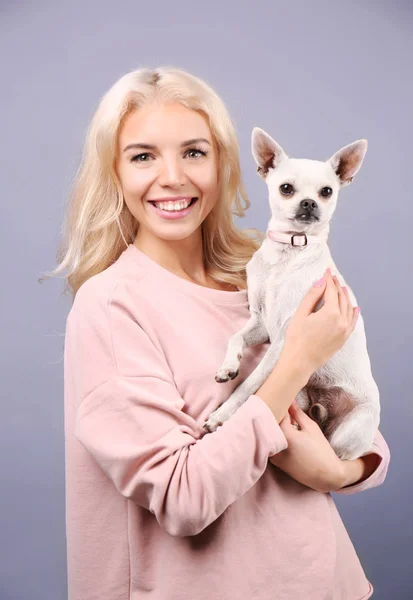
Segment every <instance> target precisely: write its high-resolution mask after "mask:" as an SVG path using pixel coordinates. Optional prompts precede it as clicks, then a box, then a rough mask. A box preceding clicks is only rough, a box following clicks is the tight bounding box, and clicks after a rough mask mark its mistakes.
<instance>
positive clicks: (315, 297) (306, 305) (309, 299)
mask: <svg viewBox="0 0 413 600" xmlns="http://www.w3.org/2000/svg"><path fill="white" fill-rule="evenodd" d="M323 278H324V281H323V282H322V284H321V285H319V286H316V285H314V284H315V282H314V284H313V285H312V286H311V288H310V289H309V291H308V292H307V294H306V295H305V296H304V298H303V299H302V300H301V303H300V304H299V306H298V308H297V309H296V313H297V314H301V315H305V316H308V315H311V313H313V312H314V308H315V307H316V305H317V304H318V303H319V302H320V299H321V298H322V297H323V295H324V291H325V289H326V285H327V281H326V276H325V274H324V275H323Z"/></svg>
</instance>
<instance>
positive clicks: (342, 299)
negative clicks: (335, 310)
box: [333, 275, 349, 323]
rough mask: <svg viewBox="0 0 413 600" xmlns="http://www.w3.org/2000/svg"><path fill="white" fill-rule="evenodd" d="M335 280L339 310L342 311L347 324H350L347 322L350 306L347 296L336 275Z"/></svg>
mask: <svg viewBox="0 0 413 600" xmlns="http://www.w3.org/2000/svg"><path fill="white" fill-rule="evenodd" d="M333 279H334V283H335V286H336V288H337V294H338V306H339V309H340V313H341V316H342V317H344V318H346V323H348V322H349V321H348V320H347V313H348V311H347V308H348V305H347V296H346V294H345V293H344V290H343V288H342V287H341V285H340V282H339V280H338V277H336V276H335V275H334V276H333Z"/></svg>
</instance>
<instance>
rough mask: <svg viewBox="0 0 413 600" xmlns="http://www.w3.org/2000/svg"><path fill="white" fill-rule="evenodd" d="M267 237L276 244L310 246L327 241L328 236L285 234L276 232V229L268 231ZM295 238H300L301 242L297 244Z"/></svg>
mask: <svg viewBox="0 0 413 600" xmlns="http://www.w3.org/2000/svg"><path fill="white" fill-rule="evenodd" d="M267 237H269V238H270V239H271V240H273V241H274V242H281V243H283V244H290V245H291V246H308V243H309V242H310V243H321V242H325V241H327V235H326V234H322V235H307V234H306V233H302V232H300V233H284V232H282V231H275V230H274V229H268V230H267ZM294 238H298V240H299V242H298V243H296V240H295V239H294Z"/></svg>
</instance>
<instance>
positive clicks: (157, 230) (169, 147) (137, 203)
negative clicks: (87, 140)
mask: <svg viewBox="0 0 413 600" xmlns="http://www.w3.org/2000/svg"><path fill="white" fill-rule="evenodd" d="M116 167H117V173H118V176H119V179H120V182H121V186H122V190H123V196H124V199H125V202H126V205H127V206H128V208H129V210H130V212H131V213H132V214H133V216H134V217H135V218H136V219H137V221H138V222H139V224H140V225H139V228H140V230H142V229H143V230H145V235H146V236H148V235H150V236H156V237H160V238H162V239H165V240H180V239H184V238H188V237H189V236H191V235H200V225H201V223H202V222H203V221H204V219H205V218H206V216H207V215H208V214H209V213H210V211H211V210H212V208H213V207H214V205H215V203H216V201H217V199H218V195H219V181H218V168H217V167H218V155H217V151H216V146H215V143H214V140H213V137H212V133H211V131H210V128H209V125H208V123H207V121H206V119H205V118H204V117H203V116H202V115H201V114H200V113H198V112H196V111H194V110H190V109H188V108H186V107H185V106H183V105H181V104H176V103H175V104H161V105H156V104H150V105H146V106H144V107H142V108H139V109H136V110H134V111H133V112H131V113H130V114H129V115H128V116H127V118H126V119H125V121H124V123H123V126H122V128H121V130H120V132H119V136H118V158H117V165H116ZM177 198H181V202H182V203H179V204H177V203H175V202H173V203H169V202H168V203H167V204H162V205H161V208H156V207H155V205H154V204H153V202H154V201H159V200H165V199H166V200H170V199H177ZM182 198H183V200H182ZM194 198H197V200H196V201H194V200H193V199H194ZM191 201H192V204H191V205H190V206H189V208H185V207H186V206H187V205H188V203H189V202H191ZM168 209H169V210H168ZM171 209H178V210H174V211H173V212H171Z"/></svg>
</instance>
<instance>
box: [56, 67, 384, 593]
mask: <svg viewBox="0 0 413 600" xmlns="http://www.w3.org/2000/svg"><path fill="white" fill-rule="evenodd" d="M242 200H243V201H244V205H242ZM249 206H250V203H249V201H248V199H247V197H246V194H245V190H244V187H243V184H242V180H241V175H240V165H239V155H238V145H237V140H236V135H235V131H234V127H233V125H232V123H231V120H230V118H229V116H228V113H227V111H226V108H225V105H224V104H223V102H222V100H221V99H220V98H219V97H218V96H217V94H216V93H215V92H214V91H213V90H212V89H211V88H210V87H209V86H208V85H207V84H206V83H204V82H203V81H201V80H200V79H198V78H196V77H193V76H191V75H190V74H188V73H186V72H185V71H182V70H179V69H173V68H158V69H155V70H150V69H140V70H137V71H134V72H131V73H128V74H127V75H125V76H124V77H122V78H121V79H120V80H119V81H117V82H116V83H115V84H114V86H113V87H112V88H111V89H110V90H109V91H108V92H107V93H106V95H105V96H104V97H103V99H102V100H101V103H100V105H99V107H98V109H97V111H96V114H95V116H94V118H93V120H92V123H91V125H90V128H89V131H88V135H87V139H86V144H85V152H84V157H83V162H82V165H81V168H80V171H79V174H78V177H77V180H76V183H75V186H74V188H73V192H72V195H71V202H70V204H69V207H68V212H67V218H66V223H65V231H64V242H63V245H62V249H61V251H60V255H59V261H60V264H59V268H58V269H57V270H56V271H55V272H54V273H56V272H57V271H59V270H62V269H64V268H68V284H69V287H70V290H71V292H72V293H73V296H74V302H73V306H72V308H71V310H70V313H69V315H68V318H67V325H66V340H65V435H66V533H67V559H68V586H69V600H92V599H95V598H99V600H127V599H131V600H139V599H141V598H148V599H149V598H152V599H154V600H155V599H156V600H185V599H186V598H192V597H195V598H197V600H200V599H204V598H205V599H207V598H208V599H211V598H214V599H218V598H221V599H232V598H236V599H237V600H243V599H248V600H250V599H251V598H257V599H259V600H267V599H268V600H275V599H277V600H279V599H283V600H284V599H292V600H296V599H298V598H306V599H307V600H311V599H314V600H321V599H322V598H323V599H324V598H325V599H327V598H328V599H332V600H336V599H338V598H340V599H341V598H346V599H348V600H353V599H354V600H356V599H357V600H361V598H368V597H370V596H371V594H372V591H373V588H372V586H371V584H370V583H369V582H368V580H367V579H366V577H365V575H364V572H363V569H362V567H361V565H360V562H359V560H358V557H357V554H356V552H355V550H354V548H353V546H352V544H351V541H350V539H349V537H348V535H347V532H346V530H345V528H344V525H343V523H342V521H341V519H340V517H339V515H338V512H337V510H336V507H335V504H334V502H333V500H332V498H331V496H330V494H329V493H328V492H329V491H340V492H341V493H355V492H357V491H361V490H363V489H367V488H371V487H374V486H377V485H380V484H381V483H382V482H383V481H384V478H385V476H386V471H387V467H388V463H389V457H390V454H389V450H388V447H387V444H386V442H385V441H384V439H383V437H382V436H381V434H380V433H379V432H377V435H376V439H375V443H374V446H373V448H372V449H371V453H369V454H368V455H366V456H364V457H362V458H360V459H357V460H355V461H340V460H339V459H338V458H337V456H336V455H335V454H334V452H333V451H332V449H331V447H330V445H329V444H328V442H327V441H326V439H325V438H324V436H323V435H322V433H321V430H320V429H319V428H318V426H317V425H316V424H315V423H314V422H313V421H311V419H310V418H309V417H308V416H307V415H306V414H304V413H303V412H302V411H301V410H300V409H299V408H298V407H297V406H296V404H292V403H293V400H294V397H295V395H296V394H297V393H298V391H299V390H300V389H301V388H302V387H303V386H304V385H305V383H306V381H307V380H308V378H309V376H310V374H311V373H312V372H313V371H314V370H315V369H316V368H317V367H318V365H321V364H323V363H324V362H326V361H327V360H328V358H329V357H330V356H331V355H332V354H334V353H335V352H336V351H337V350H338V349H339V347H341V346H342V345H343V343H344V341H345V339H346V338H347V337H348V336H349V335H350V333H351V331H352V329H353V328H354V325H355V322H356V318H357V312H356V311H355V312H354V311H353V308H352V307H351V304H349V299H348V295H347V294H346V293H345V291H343V290H342V289H341V287H340V286H339V284H338V282H337V280H336V279H334V278H333V277H332V276H331V274H329V273H327V274H326V281H323V282H322V285H321V286H320V287H314V288H313V289H312V290H311V291H310V292H309V294H308V296H307V297H306V298H305V299H304V300H303V303H302V305H301V306H300V307H299V309H298V310H297V313H296V315H295V317H294V319H293V320H292V322H291V324H290V327H289V330H288V339H287V338H286V343H285V347H284V351H283V354H282V357H281V359H280V361H279V362H278V363H277V366H276V367H275V369H274V371H273V373H272V374H271V376H270V377H269V378H268V380H267V381H266V382H265V383H264V385H263V386H262V387H261V388H260V390H257V393H256V394H254V395H253V396H251V397H250V398H249V399H248V400H247V401H246V402H245V404H243V405H242V406H241V407H240V408H239V409H238V411H237V412H236V414H235V415H233V417H231V419H230V420H228V421H227V422H226V423H224V424H223V426H222V427H220V428H219V429H218V430H217V431H216V432H214V433H206V432H205V430H204V429H203V427H202V426H203V423H204V421H205V419H206V418H207V417H208V416H209V414H210V413H211V412H212V411H213V410H214V409H215V408H216V407H217V406H218V405H219V404H221V403H222V402H223V401H224V400H225V399H226V398H228V397H229V396H230V395H231V392H232V390H233V389H234V388H235V387H236V386H237V385H239V383H240V382H241V381H242V380H243V379H244V378H245V377H246V376H247V375H248V374H249V373H250V372H251V371H252V370H253V369H254V367H255V366H256V365H257V364H258V362H259V360H260V359H261V358H262V356H263V355H264V354H265V352H266V350H267V348H268V342H267V343H265V344H261V345H259V346H254V347H249V348H247V349H246V350H245V354H244V359H243V362H242V367H241V371H240V374H239V376H238V377H237V378H236V379H235V380H233V381H229V382H227V383H225V384H219V383H217V382H216V381H215V379H214V375H215V372H216V370H217V368H218V367H219V365H220V364H221V361H222V358H223V356H224V355H225V350H226V345H227V341H228V339H229V338H230V336H231V335H232V334H233V333H234V332H235V331H238V330H239V329H240V327H241V326H242V325H243V324H244V323H245V322H246V321H247V320H248V318H249V311H248V299H247V291H246V281H245V276H246V274H245V265H246V263H247V262H248V261H249V260H250V258H251V256H252V254H253V253H254V252H255V251H256V250H257V249H258V247H259V244H260V243H261V241H262V239H263V234H260V232H257V231H255V237H254V230H250V231H248V230H244V231H241V230H239V229H237V228H236V227H235V226H234V224H233V220H232V219H233V215H234V214H235V215H237V216H243V215H244V214H245V210H246V208H248V207H249ZM323 294H325V305H324V306H325V307H327V308H328V307H333V308H335V309H337V312H338V313H339V315H340V319H337V320H336V321H334V322H331V326H329V327H325V324H324V325H323V323H325V319H326V310H327V309H325V310H323V309H324V307H323V309H322V310H320V311H318V312H317V313H316V314H315V313H313V314H312V309H313V308H314V306H315V304H316V303H317V301H318V300H319V299H320V297H321V296H322V295H323ZM323 319H324V321H323ZM344 321H345V322H346V330H345V335H343V331H342V329H340V327H341V326H342V323H343V322H344ZM291 404H292V406H290V405H291ZM289 407H290V408H289ZM291 419H292V420H293V421H294V422H295V423H296V424H298V426H299V427H296V428H294V427H293V423H292V422H291ZM351 484H352V485H351ZM346 486H350V487H346ZM343 488H344V489H343Z"/></svg>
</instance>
